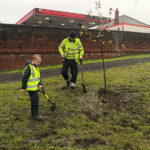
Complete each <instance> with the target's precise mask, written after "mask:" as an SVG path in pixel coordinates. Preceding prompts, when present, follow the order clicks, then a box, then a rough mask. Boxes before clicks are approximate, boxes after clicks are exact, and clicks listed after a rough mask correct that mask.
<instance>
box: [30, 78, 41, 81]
mask: <svg viewBox="0 0 150 150" xmlns="http://www.w3.org/2000/svg"><path fill="white" fill-rule="evenodd" d="M38 80H40V78H37V79H36V78H34V79H28V81H29V82H31V81H38Z"/></svg>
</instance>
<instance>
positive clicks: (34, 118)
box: [31, 114, 44, 121]
mask: <svg viewBox="0 0 150 150" xmlns="http://www.w3.org/2000/svg"><path fill="white" fill-rule="evenodd" d="M31 118H32V119H33V120H36V121H43V120H44V118H43V117H42V116H40V115H39V114H38V115H37V116H35V115H31Z"/></svg>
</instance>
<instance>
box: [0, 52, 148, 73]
mask: <svg viewBox="0 0 150 150" xmlns="http://www.w3.org/2000/svg"><path fill="white" fill-rule="evenodd" d="M145 57H150V54H135V55H124V56H119V57H115V58H107V59H105V62H109V61H116V60H124V59H130V58H145ZM100 62H102V60H101V58H100V59H91V60H84V63H83V64H90V63H100ZM61 67H62V64H57V65H48V66H41V67H39V68H40V70H47V69H55V68H61ZM23 69H24V68H21V69H11V70H5V71H0V74H3V73H18V72H23Z"/></svg>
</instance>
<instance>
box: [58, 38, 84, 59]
mask: <svg viewBox="0 0 150 150" xmlns="http://www.w3.org/2000/svg"><path fill="white" fill-rule="evenodd" d="M58 49H59V52H60V54H61V55H65V58H67V59H75V61H76V62H79V58H80V56H83V55H84V49H83V46H82V44H81V41H80V39H79V38H75V42H70V41H69V37H68V38H66V39H64V40H63V41H62V43H61V44H60V46H59V48H58Z"/></svg>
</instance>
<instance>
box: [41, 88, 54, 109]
mask: <svg viewBox="0 0 150 150" xmlns="http://www.w3.org/2000/svg"><path fill="white" fill-rule="evenodd" d="M39 92H41V93H43V95H44V96H45V98H46V99H47V100H48V101H49V102H50V103H51V104H52V106H51V110H52V111H54V110H55V109H56V104H55V103H54V102H52V101H51V100H50V98H49V96H48V95H47V94H46V93H45V90H44V87H42V91H40V90H39Z"/></svg>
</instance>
